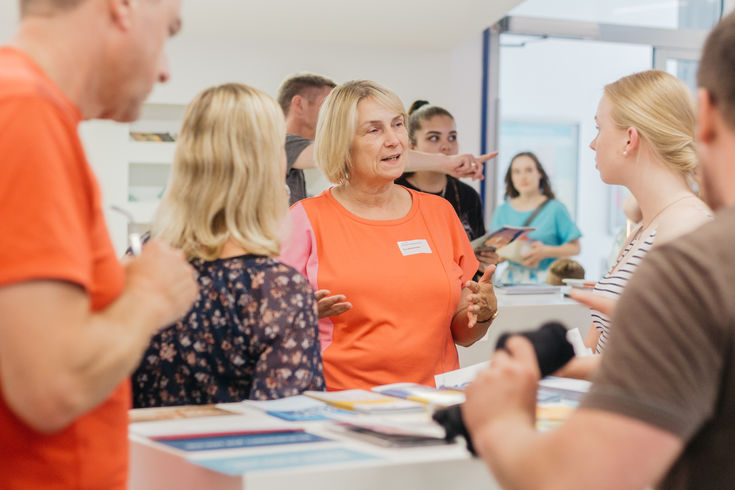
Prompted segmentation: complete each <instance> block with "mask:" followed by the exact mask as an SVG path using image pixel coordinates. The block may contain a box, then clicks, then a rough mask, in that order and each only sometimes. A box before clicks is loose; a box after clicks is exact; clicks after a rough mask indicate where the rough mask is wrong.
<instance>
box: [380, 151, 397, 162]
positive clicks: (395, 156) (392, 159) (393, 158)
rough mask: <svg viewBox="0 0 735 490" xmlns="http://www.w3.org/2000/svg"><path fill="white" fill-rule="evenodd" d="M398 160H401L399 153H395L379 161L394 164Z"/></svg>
mask: <svg viewBox="0 0 735 490" xmlns="http://www.w3.org/2000/svg"><path fill="white" fill-rule="evenodd" d="M399 158H401V154H400V153H396V154H395V155H391V156H389V157H385V158H381V159H380V160H381V161H382V162H394V161H396V160H398V159H399Z"/></svg>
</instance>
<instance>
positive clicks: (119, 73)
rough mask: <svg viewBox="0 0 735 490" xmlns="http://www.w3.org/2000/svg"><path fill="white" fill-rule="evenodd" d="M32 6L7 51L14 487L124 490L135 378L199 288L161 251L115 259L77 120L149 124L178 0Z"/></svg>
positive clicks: (7, 424) (0, 295)
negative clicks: (144, 114) (161, 331)
mask: <svg viewBox="0 0 735 490" xmlns="http://www.w3.org/2000/svg"><path fill="white" fill-rule="evenodd" d="M20 8H21V23H20V28H19V30H18V32H17V34H16V35H15V37H14V38H13V40H12V42H11V45H10V46H7V47H2V48H0V154H1V155H2V169H3V179H2V180H0V227H1V229H2V233H1V234H0V393H1V396H0V441H2V444H0V488H2V489H4V490H9V489H11V490H12V489H21V488H22V489H41V488H43V489H46V490H47V489H71V488H73V489H103V488H104V489H124V488H126V485H127V453H128V448H127V410H128V408H129V406H130V391H129V384H128V382H127V380H126V378H127V377H128V375H129V374H130V372H131V371H132V370H133V369H134V368H135V367H136V365H137V364H138V362H139V360H140V356H141V353H142V352H143V350H144V349H145V347H146V346H147V344H148V341H149V338H150V336H151V335H152V334H153V333H154V332H155V331H156V330H157V329H158V328H160V327H162V326H165V325H167V324H169V323H171V322H172V321H174V320H175V319H176V318H178V317H179V316H180V315H182V314H183V313H185V312H186V311H187V310H188V308H189V306H190V304H191V302H192V301H193V299H194V297H195V295H196V285H195V283H194V280H193V275H192V270H191V268H190V267H189V266H188V264H187V263H186V261H185V260H184V258H183V255H182V254H181V253H180V252H177V251H174V250H171V249H169V248H168V247H166V246H164V245H162V244H160V243H158V242H153V243H150V244H149V245H148V246H147V247H146V248H145V249H144V250H143V253H142V254H141V255H140V257H137V258H135V259H133V260H130V261H129V262H128V263H127V264H126V265H125V266H123V265H121V264H120V262H119V261H118V260H117V258H116V257H115V253H114V250H113V248H112V245H111V243H110V240H109V236H108V233H107V229H106V226H105V222H104V217H103V214H102V202H101V198H100V194H99V189H98V186H97V182H96V180H95V177H94V175H93V173H92V171H91V169H90V167H89V164H88V163H87V160H86V158H85V155H84V151H83V148H82V145H81V142H80V141H79V137H78V134H77V126H78V124H79V122H80V121H81V120H83V119H89V118H95V117H104V118H109V119H114V120H118V121H130V120H133V119H134V118H136V117H137V116H138V113H139V111H140V105H141V104H142V102H143V100H144V99H145V97H146V96H147V94H148V93H149V92H150V90H151V88H152V85H153V83H154V82H155V81H156V80H160V81H165V80H166V79H167V78H168V73H167V67H166V60H165V57H164V56H163V55H162V46H163V43H164V41H165V40H166V39H167V38H168V37H169V36H170V35H171V34H173V33H174V32H175V31H176V30H177V29H178V27H179V24H180V20H179V10H180V3H179V1H178V0H161V1H159V2H152V1H141V2H136V3H132V2H128V1H125V0H120V1H109V0H78V1H76V2H69V1H61V0H22V1H21V2H20Z"/></svg>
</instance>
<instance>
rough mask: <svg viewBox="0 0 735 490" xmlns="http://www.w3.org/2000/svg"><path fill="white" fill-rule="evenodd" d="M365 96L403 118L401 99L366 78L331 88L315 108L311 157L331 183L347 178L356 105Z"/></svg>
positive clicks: (340, 182) (342, 182) (340, 181)
mask: <svg viewBox="0 0 735 490" xmlns="http://www.w3.org/2000/svg"><path fill="white" fill-rule="evenodd" d="M368 97H371V98H373V99H374V100H375V101H376V102H378V103H379V104H381V105H383V106H385V107H387V108H389V109H392V110H394V111H396V112H397V113H399V114H402V115H403V117H404V119H406V109H405V108H404V107H403V103H402V102H401V99H400V98H399V97H398V96H397V95H396V94H395V93H393V92H391V91H390V90H388V89H387V88H385V87H383V86H381V85H379V84H377V83H375V82H371V81H370V80H353V81H351V82H347V83H343V84H342V85H339V86H338V87H337V88H335V89H334V90H332V92H331V93H330V94H329V95H328V96H327V98H326V99H325V100H324V103H323V104H322V108H321V110H320V111H319V122H318V123H317V126H316V139H315V141H314V159H315V160H316V164H317V166H318V167H319V169H320V170H321V171H322V172H323V173H324V175H325V176H326V177H327V179H329V181H330V182H331V183H333V184H344V183H345V182H347V181H348V180H350V169H351V168H352V160H351V158H350V148H351V146H352V140H353V139H354V137H355V131H356V126H357V104H358V103H359V102H360V101H361V100H362V99H366V98H368Z"/></svg>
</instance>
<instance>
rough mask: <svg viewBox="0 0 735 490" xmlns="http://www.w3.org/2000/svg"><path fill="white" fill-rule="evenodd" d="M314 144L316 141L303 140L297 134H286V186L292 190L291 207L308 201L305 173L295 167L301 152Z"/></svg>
mask: <svg viewBox="0 0 735 490" xmlns="http://www.w3.org/2000/svg"><path fill="white" fill-rule="evenodd" d="M313 142H314V140H310V139H308V138H303V137H301V136H298V135H295V134H291V133H287V134H286V164H287V166H288V173H287V174H286V184H287V185H288V188H289V189H290V190H291V197H290V198H289V205H293V204H294V203H295V202H298V201H300V200H302V199H306V197H307V195H306V180H305V179H304V171H303V170H301V169H298V168H293V165H294V163H296V160H298V158H299V155H301V152H302V151H304V149H306V147H307V146H309V145H310V144H312V143H313Z"/></svg>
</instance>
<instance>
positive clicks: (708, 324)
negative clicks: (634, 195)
mask: <svg viewBox="0 0 735 490" xmlns="http://www.w3.org/2000/svg"><path fill="white" fill-rule="evenodd" d="M733 243H735V207H733V208H729V209H725V210H722V211H720V212H719V213H717V215H716V216H715V220H714V221H712V222H711V223H707V224H705V225H704V226H702V227H701V228H699V229H698V230H696V231H694V232H693V233H690V234H688V235H686V236H684V237H682V238H679V239H677V240H674V241H672V242H669V243H667V244H665V245H662V246H661V247H659V248H658V249H654V250H653V251H651V252H650V253H649V254H648V255H647V257H646V259H645V260H643V261H642V263H641V264H640V266H639V267H638V270H637V272H636V273H635V275H634V276H633V277H632V278H631V280H630V282H629V283H628V285H627V287H626V288H625V291H624V292H623V295H622V296H621V299H620V301H619V303H618V305H617V307H616V309H615V313H614V314H613V318H612V321H613V324H614V327H615V328H614V329H613V330H612V333H611V336H610V340H609V342H608V345H607V348H606V350H605V354H604V356H603V358H602V365H601V366H600V369H599V371H598V373H597V375H596V376H595V379H594V380H593V381H594V385H593V387H592V389H591V390H590V393H589V395H588V396H587V397H586V398H585V399H584V400H583V401H582V404H581V407H582V408H587V409H598V410H604V411H608V412H614V413H616V414H620V415H624V416H627V417H631V418H634V419H637V420H640V421H642V422H645V423H646V424H650V425H652V426H656V427H659V428H661V429H663V430H666V431H668V432H671V433H673V434H675V435H676V436H678V437H679V438H681V440H682V441H683V442H684V444H685V448H684V451H683V452H682V454H681V455H680V456H679V458H678V459H677V460H676V462H675V463H674V465H673V466H672V467H671V468H670V470H669V472H668V473H667V475H666V476H665V477H664V480H663V481H662V482H661V484H660V485H661V487H662V488H666V489H679V488H696V489H709V488H711V489H722V488H732V486H733V482H735V464H733V462H735V449H734V448H735V360H734V359H733V356H734V355H735V297H734V296H733V292H732V290H733V287H735V247H734V246H733Z"/></svg>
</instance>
